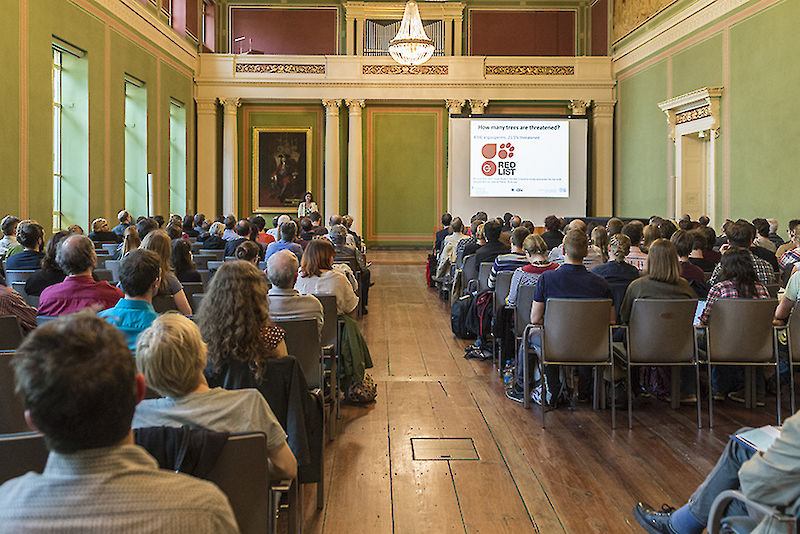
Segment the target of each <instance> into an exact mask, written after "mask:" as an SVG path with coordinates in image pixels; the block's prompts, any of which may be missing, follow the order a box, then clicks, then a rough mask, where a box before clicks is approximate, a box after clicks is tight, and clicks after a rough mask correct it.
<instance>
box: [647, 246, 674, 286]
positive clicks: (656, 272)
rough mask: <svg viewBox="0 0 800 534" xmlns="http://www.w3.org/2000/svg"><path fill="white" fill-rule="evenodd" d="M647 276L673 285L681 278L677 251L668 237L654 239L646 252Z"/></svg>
mask: <svg viewBox="0 0 800 534" xmlns="http://www.w3.org/2000/svg"><path fill="white" fill-rule="evenodd" d="M647 277H648V278H650V279H651V280H656V281H658V282H666V283H667V284H672V285H675V284H677V283H678V281H679V280H680V278H681V264H680V262H679V261H678V251H677V250H676V249H675V245H673V244H672V241H670V240H669V239H656V240H655V241H653V244H652V245H650V252H648V254H647Z"/></svg>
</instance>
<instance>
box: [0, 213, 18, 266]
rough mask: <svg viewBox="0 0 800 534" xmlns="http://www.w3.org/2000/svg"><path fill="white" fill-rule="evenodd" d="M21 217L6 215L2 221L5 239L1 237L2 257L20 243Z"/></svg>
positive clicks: (1, 225)
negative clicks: (18, 240) (18, 228)
mask: <svg viewBox="0 0 800 534" xmlns="http://www.w3.org/2000/svg"><path fill="white" fill-rule="evenodd" d="M18 224H19V219H18V218H17V217H14V216H13V215H6V216H5V217H3V220H2V222H0V230H1V231H2V232H3V239H0V258H2V257H5V255H6V252H7V251H8V250H9V249H10V248H13V247H16V246H17V245H19V243H18V242H17V225H18Z"/></svg>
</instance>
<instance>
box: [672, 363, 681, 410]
mask: <svg viewBox="0 0 800 534" xmlns="http://www.w3.org/2000/svg"><path fill="white" fill-rule="evenodd" d="M669 392H670V399H669V407H670V408H672V409H673V410H677V409H678V408H680V407H681V375H680V368H678V367H677V366H674V365H673V366H671V367H670V369H669Z"/></svg>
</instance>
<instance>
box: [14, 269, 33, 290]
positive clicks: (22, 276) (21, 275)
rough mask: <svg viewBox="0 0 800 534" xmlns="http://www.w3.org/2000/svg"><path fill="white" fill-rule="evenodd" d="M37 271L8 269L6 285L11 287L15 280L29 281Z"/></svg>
mask: <svg viewBox="0 0 800 534" xmlns="http://www.w3.org/2000/svg"><path fill="white" fill-rule="evenodd" d="M36 272H38V271H35V270H30V271H27V270H26V271H6V285H7V286H9V287H10V286H11V284H13V283H14V282H27V281H28V278H30V277H31V276H32V275H33V273H36Z"/></svg>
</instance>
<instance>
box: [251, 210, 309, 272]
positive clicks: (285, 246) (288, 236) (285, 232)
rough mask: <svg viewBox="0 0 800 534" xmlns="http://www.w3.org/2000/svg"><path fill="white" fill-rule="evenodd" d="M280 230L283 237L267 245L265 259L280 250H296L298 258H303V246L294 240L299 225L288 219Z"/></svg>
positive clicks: (295, 253)
mask: <svg viewBox="0 0 800 534" xmlns="http://www.w3.org/2000/svg"><path fill="white" fill-rule="evenodd" d="M315 213H316V212H315ZM280 231H281V238H280V239H279V240H278V241H275V242H274V243H270V244H269V245H267V252H266V253H265V254H264V260H265V261H266V260H268V259H269V257H270V256H272V255H273V254H275V253H276V252H278V251H279V250H289V251H290V252H294V255H295V256H297V260H298V261H300V260H301V259H302V258H303V247H301V246H300V245H298V244H297V243H295V242H294V238H295V237H296V235H297V225H296V224H295V223H294V221H291V220H289V221H286V222H285V223H283V224H281V228H280Z"/></svg>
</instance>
